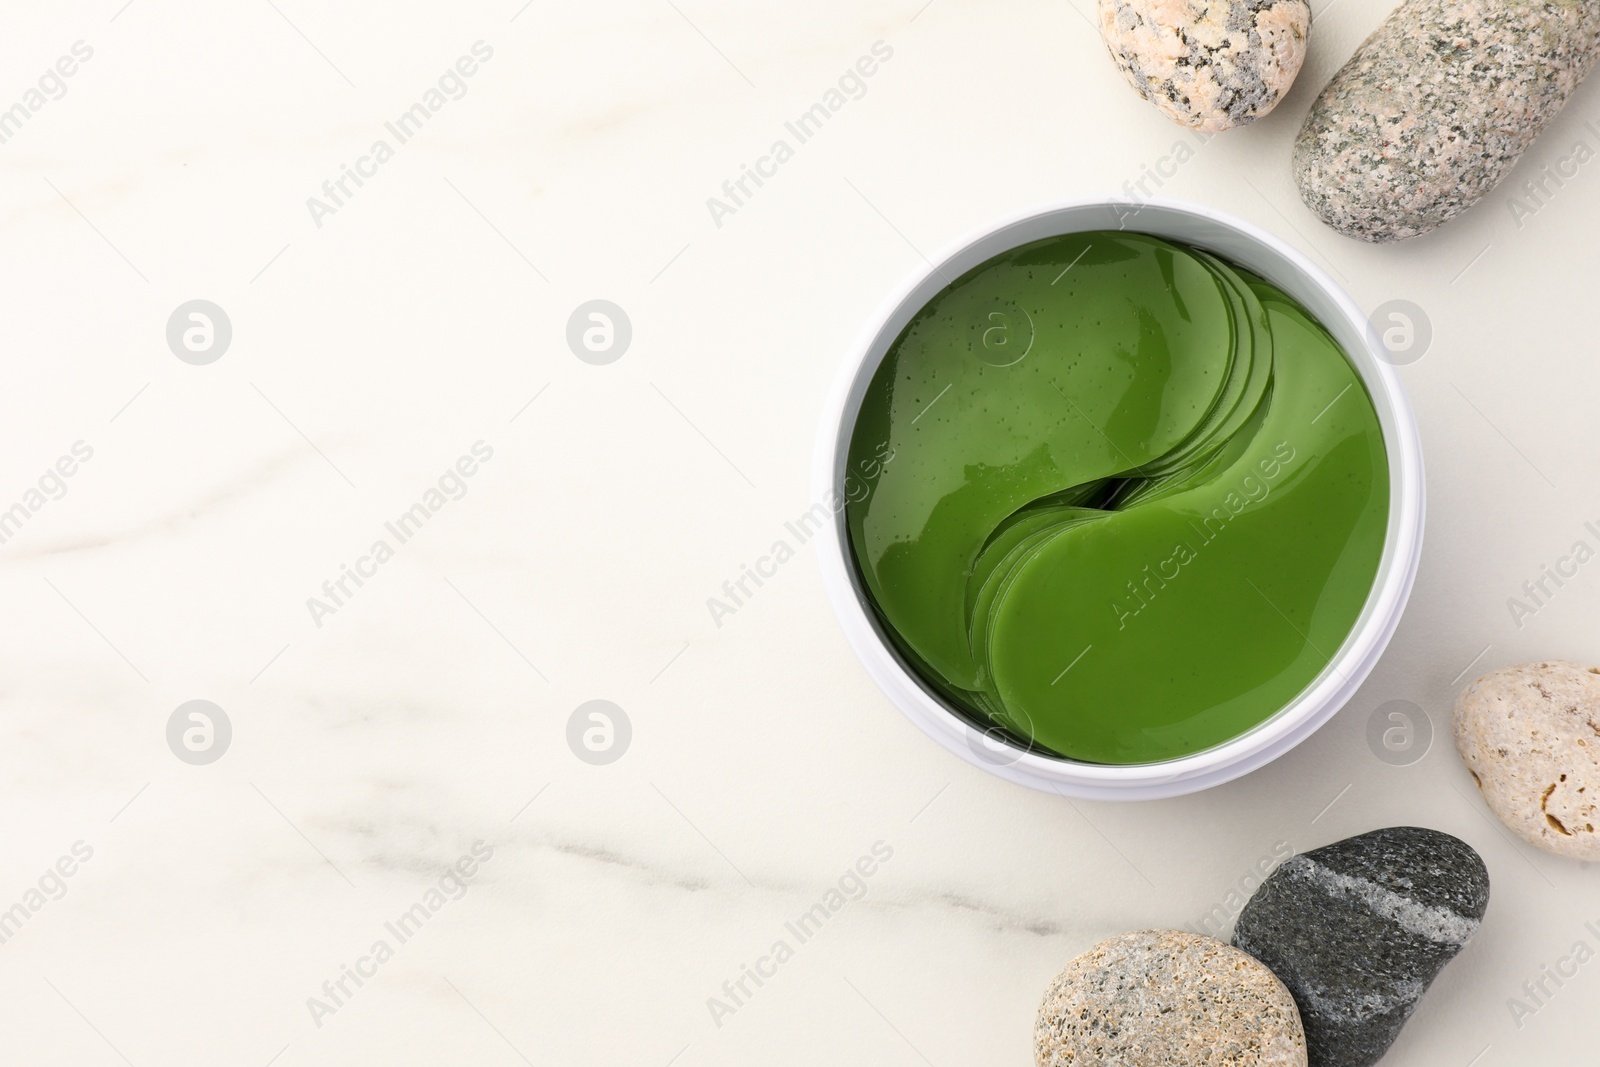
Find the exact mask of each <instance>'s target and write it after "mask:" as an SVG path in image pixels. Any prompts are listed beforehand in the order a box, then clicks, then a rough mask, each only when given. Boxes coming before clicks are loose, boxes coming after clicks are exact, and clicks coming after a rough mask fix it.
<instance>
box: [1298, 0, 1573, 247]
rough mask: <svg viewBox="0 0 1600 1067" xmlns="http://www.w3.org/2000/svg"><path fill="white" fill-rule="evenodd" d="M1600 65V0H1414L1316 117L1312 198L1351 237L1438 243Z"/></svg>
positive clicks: (1306, 141) (1304, 144) (1303, 136)
mask: <svg viewBox="0 0 1600 1067" xmlns="http://www.w3.org/2000/svg"><path fill="white" fill-rule="evenodd" d="M1597 60H1600V2H1596V0H1406V2H1405V3H1403V4H1401V5H1400V6H1399V7H1398V8H1396V9H1395V11H1394V13H1393V14H1392V15H1390V16H1389V18H1388V21H1386V22H1384V24H1383V25H1382V26H1380V27H1378V29H1377V31H1376V32H1375V33H1373V35H1372V36H1371V37H1368V38H1367V40H1366V41H1365V42H1364V43H1363V44H1362V45H1361V47H1360V48H1358V49H1357V50H1356V53H1355V55H1354V56H1352V57H1351V59H1350V61H1349V62H1348V63H1346V64H1345V65H1344V67H1343V68H1342V69H1341V70H1340V71H1339V73H1337V74H1335V75H1334V76H1333V80H1332V81H1331V82H1329V83H1328V85H1327V87H1326V88H1324V89H1323V90H1322V94H1321V95H1320V96H1318V97H1317V100H1316V103H1315V104H1313V105H1312V107H1311V112H1310V114H1309V115H1307V116H1306V121H1305V125H1304V126H1302V127H1301V129H1300V135H1299V137H1298V138H1297V139H1296V140H1295V145H1294V176H1295V181H1296V183H1297V184H1298V185H1299V187H1300V196H1301V198H1302V199H1304V200H1305V202H1306V205H1307V206H1308V207H1310V208H1311V209H1312V210H1313V211H1315V212H1316V213H1317V214H1319V215H1321V216H1322V218H1323V221H1325V222H1326V223H1327V224H1328V225H1329V226H1332V227H1333V228H1334V229H1335V230H1338V231H1339V232H1340V233H1342V234H1345V235H1346V236H1349V237H1358V238H1361V239H1363V240H1366V241H1374V242H1381V241H1397V240H1401V239H1403V238H1407V237H1416V236H1417V235H1419V234H1424V233H1427V232H1428V231H1429V230H1431V229H1433V228H1434V227H1436V226H1438V225H1440V224H1441V223H1443V222H1445V221H1447V220H1449V219H1450V218H1452V217H1454V216H1455V215H1457V214H1459V213H1460V212H1462V211H1464V210H1466V209H1467V208H1468V207H1470V206H1472V205H1473V204H1474V203H1476V202H1477V201H1478V200H1479V199H1480V198H1481V197H1483V196H1484V194H1486V193H1488V192H1489V190H1491V189H1493V188H1494V187H1495V186H1496V185H1497V184H1499V182H1500V179H1501V178H1503V177H1505V175H1506V173H1507V172H1508V171H1510V169H1511V168H1512V167H1513V166H1514V165H1515V164H1516V162H1517V159H1518V158H1519V157H1520V156H1521V155H1522V153H1523V151H1524V150H1526V149H1527V147H1528V145H1530V144H1531V143H1532V142H1533V139H1534V138H1535V137H1537V136H1538V135H1539V131H1540V130H1542V129H1543V128H1544V126H1545V124H1546V123H1548V122H1549V121H1550V120H1551V119H1553V118H1555V116H1556V115H1557V113H1559V112H1560V111H1561V108H1562V107H1563V106H1564V105H1565V104H1566V102H1567V98H1568V97H1569V96H1571V95H1572V91H1573V90H1574V89H1576V88H1577V87H1578V83H1579V82H1581V81H1583V79H1584V76H1585V75H1586V74H1588V73H1589V71H1590V70H1591V69H1592V68H1593V67H1594V65H1595V62H1596V61H1597Z"/></svg>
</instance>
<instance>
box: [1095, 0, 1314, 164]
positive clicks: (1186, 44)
mask: <svg viewBox="0 0 1600 1067" xmlns="http://www.w3.org/2000/svg"><path fill="white" fill-rule="evenodd" d="M1310 33H1311V8H1310V6H1309V5H1308V4H1307V3H1305V0H1100V35H1101V36H1102V37H1103V38H1105V42H1106V48H1107V49H1109V50H1110V52H1111V58H1112V59H1113V60H1115V61H1116V64H1117V69H1118V70H1120V71H1122V76H1123V77H1124V78H1126V79H1127V80H1128V84H1129V85H1131V86H1133V88H1134V91H1135V92H1137V93H1138V94H1139V95H1140V96H1142V97H1144V98H1145V99H1146V100H1148V101H1150V102H1151V103H1152V104H1154V105H1155V106H1156V107H1157V108H1159V109H1160V110H1161V111H1162V112H1163V113H1164V114H1165V115H1166V116H1167V117H1168V118H1170V119H1172V121H1174V122H1176V123H1178V124H1179V125H1180V126H1187V127H1188V128H1189V129H1192V130H1200V131H1201V132H1203V133H1218V132H1220V131H1222V130H1227V129H1232V128H1233V127H1235V126H1243V125H1245V124H1246V123H1248V122H1253V121H1255V120H1256V119H1258V118H1260V117H1261V116H1262V115H1265V114H1266V113H1267V112H1269V111H1271V110H1272V109H1273V108H1274V107H1276V106H1277V104H1278V101H1279V100H1281V99H1283V95H1284V94H1285V93H1287V92H1288V91H1289V86H1291V85H1293V84H1294V79H1295V75H1297V74H1299V73H1300V64H1301V63H1303V62H1304V61H1305V58H1306V41H1307V39H1308V38H1309V36H1310Z"/></svg>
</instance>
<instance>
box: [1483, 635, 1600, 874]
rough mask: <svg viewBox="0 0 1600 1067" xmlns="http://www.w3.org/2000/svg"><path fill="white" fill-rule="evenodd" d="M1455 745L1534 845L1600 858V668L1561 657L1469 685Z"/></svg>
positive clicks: (1503, 816) (1488, 796) (1498, 809)
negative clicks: (1565, 661) (1563, 660)
mask: <svg viewBox="0 0 1600 1067" xmlns="http://www.w3.org/2000/svg"><path fill="white" fill-rule="evenodd" d="M1455 731H1456V751H1458V752H1459V753H1460V754H1461V760H1462V762H1463V763H1465V764H1466V765H1467V769H1468V770H1470V771H1471V772H1472V776H1473V778H1475V779H1477V782H1478V789H1479V790H1480V791H1481V792H1482V793H1483V799H1484V800H1485V801H1486V802H1487V803H1488V805H1489V810H1490V811H1492V812H1494V813H1495V815H1496V816H1498V817H1499V819H1500V821H1501V822H1503V823H1505V824H1506V825H1507V826H1509V827H1510V828H1511V829H1512V830H1514V831H1516V832H1517V834H1518V835H1519V836H1521V837H1522V838H1523V839H1524V840H1526V841H1528V842H1529V843H1531V844H1534V845H1538V846H1539V847H1540V848H1542V849H1545V850H1546V851H1549V852H1554V853H1555V854H1556V855H1558V856H1567V857H1569V858H1571V859H1577V860H1600V832H1597V830H1596V828H1597V827H1600V667H1580V666H1579V665H1577V664H1576V663H1564V662H1560V661H1552V662H1548V663H1528V664H1523V665H1522V666H1519V667H1506V668H1505V669H1503V670H1498V671H1494V672H1493V673H1491V674H1486V675H1484V676H1483V677H1482V678H1479V679H1478V680H1477V681H1475V682H1473V683H1472V684H1471V685H1469V686H1467V688H1466V689H1464V690H1462V692H1461V695H1460V696H1459V697H1457V698H1456V708H1455Z"/></svg>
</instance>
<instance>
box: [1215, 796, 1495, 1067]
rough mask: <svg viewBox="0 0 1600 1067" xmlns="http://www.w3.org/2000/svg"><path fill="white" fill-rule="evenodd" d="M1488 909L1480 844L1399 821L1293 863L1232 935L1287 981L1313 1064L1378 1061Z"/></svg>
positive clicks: (1342, 1066) (1277, 874)
mask: <svg viewBox="0 0 1600 1067" xmlns="http://www.w3.org/2000/svg"><path fill="white" fill-rule="evenodd" d="M1488 906H1489V872H1488V870H1487V869H1486V868H1485V867H1484V865H1483V860H1482V859H1480V858H1479V856H1478V854H1477V853H1476V852H1474V851H1473V850H1472V847H1471V846H1469V845H1467V844H1466V843H1465V842H1463V841H1460V840H1458V839H1457V838H1454V837H1451V836H1450V835H1449V834H1444V833H1440V832H1439V831H1437V830H1425V829H1421V828H1418V827H1415V826H1394V827H1389V828H1388V829H1385V830H1374V831H1372V832H1371V833H1368V834H1362V835H1361V836H1359V837H1352V838H1348V839H1346V840H1344V841H1340V842H1337V843H1336V844H1332V845H1328V846H1327V847H1325V848H1319V849H1316V850H1314V851H1311V852H1307V853H1305V854H1304V855H1301V856H1295V857H1294V858H1293V859H1290V860H1287V861H1285V862H1284V863H1283V865H1282V866H1280V867H1279V868H1278V869H1277V870H1275V871H1273V872H1272V874H1271V875H1270V876H1268V878H1267V880H1266V881H1265V882H1263V883H1262V884H1261V888H1259V889H1257V890H1256V892H1255V895H1254V896H1252V897H1251V898H1250V901H1249V903H1247V904H1246V905H1245V906H1244V911H1242V912H1241V913H1240V914H1239V921H1238V923H1237V925H1236V926H1235V928H1234V934H1233V944H1234V946H1235V947H1237V948H1240V949H1243V950H1244V951H1245V952H1248V953H1249V954H1250V955H1252V956H1254V957H1255V958H1256V959H1258V960H1260V961H1261V962H1262V963H1265V964H1266V965H1267V966H1268V967H1269V968H1270V969H1271V970H1272V972H1273V973H1274V974H1276V975H1277V976H1278V978H1279V979H1280V980H1282V982H1283V984H1284V985H1285V986H1287V987H1288V989H1289V992H1290V994H1292V995H1293V997H1294V1001H1295V1004H1296V1006H1297V1007H1298V1008H1299V1009H1300V1020H1301V1022H1302V1023H1303V1024H1304V1026H1305V1032H1306V1046H1307V1051H1308V1053H1309V1055H1310V1062H1311V1067H1368V1065H1370V1064H1373V1063H1376V1062H1377V1061H1378V1060H1379V1059H1380V1058H1382V1056H1383V1054H1384V1053H1385V1052H1387V1051H1388V1049H1389V1046H1390V1045H1392V1044H1393V1043H1394V1040H1395V1038H1396V1037H1398V1036H1399V1034H1400V1028H1401V1027H1402V1026H1404V1025H1405V1023H1406V1020H1407V1019H1409V1018H1410V1017H1411V1013H1412V1011H1413V1010H1415V1008H1416V1006H1417V1004H1418V1003H1419V1002H1420V1001H1421V999H1422V995H1423V994H1424V993H1425V992H1427V989H1428V986H1429V985H1430V984H1432V982H1433V980H1434V979H1435V978H1437V977H1438V975H1439V972H1440V971H1441V970H1443V969H1444V966H1445V964H1447V963H1449V962H1450V961H1451V960H1452V959H1454V958H1455V956H1456V954H1457V953H1458V952H1460V951H1461V949H1462V946H1464V945H1465V944H1466V943H1467V941H1468V940H1470V939H1471V937H1472V935H1473V934H1474V933H1476V932H1477V930H1478V926H1479V924H1480V923H1481V921H1482V919H1483V914H1484V912H1485V910H1487V908H1488Z"/></svg>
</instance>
